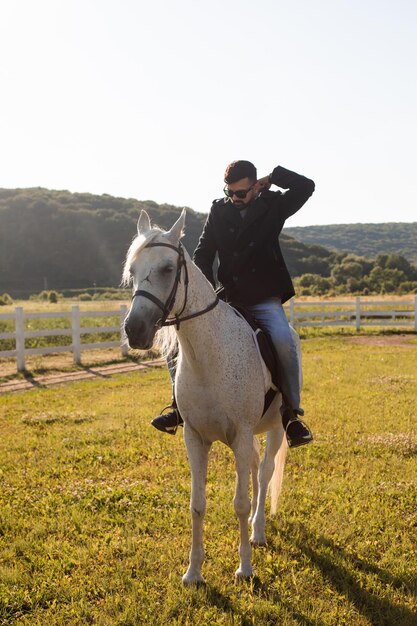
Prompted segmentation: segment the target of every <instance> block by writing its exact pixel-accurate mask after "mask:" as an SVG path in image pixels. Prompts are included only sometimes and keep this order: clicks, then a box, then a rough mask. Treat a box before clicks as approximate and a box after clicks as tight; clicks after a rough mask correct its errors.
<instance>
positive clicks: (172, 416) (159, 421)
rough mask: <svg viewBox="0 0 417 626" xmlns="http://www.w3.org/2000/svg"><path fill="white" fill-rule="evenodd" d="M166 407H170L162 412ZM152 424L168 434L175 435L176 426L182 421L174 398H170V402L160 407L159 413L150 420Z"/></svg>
mask: <svg viewBox="0 0 417 626" xmlns="http://www.w3.org/2000/svg"><path fill="white" fill-rule="evenodd" d="M167 409H171V411H169V412H168V413H164V411H166V410H167ZM151 424H152V426H154V427H155V428H157V429H158V430H160V431H162V432H163V433H167V434H168V435H175V433H176V432H177V428H178V426H183V424H184V422H183V419H182V417H181V415H180V412H179V411H178V408H177V403H176V402H175V398H173V399H172V403H171V404H169V405H168V406H166V407H165V408H163V409H162V411H161V415H158V417H155V418H154V419H153V420H152V422H151Z"/></svg>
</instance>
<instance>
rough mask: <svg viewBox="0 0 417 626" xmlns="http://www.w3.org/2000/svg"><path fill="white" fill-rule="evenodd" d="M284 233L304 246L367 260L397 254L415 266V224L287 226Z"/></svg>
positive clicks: (416, 236)
mask: <svg viewBox="0 0 417 626" xmlns="http://www.w3.org/2000/svg"><path fill="white" fill-rule="evenodd" d="M285 232H286V233H287V234H288V235H290V236H291V237H295V239H299V240H300V241H303V242H304V243H309V244H318V245H321V246H325V247H326V248H329V249H330V250H337V251H339V252H350V253H353V254H357V255H359V256H363V257H366V258H368V259H375V258H376V257H377V255H378V254H381V253H385V254H390V253H395V254H400V255H401V256H403V257H405V258H406V259H408V260H409V261H410V263H414V264H417V222H411V223H405V222H386V223H383V224H329V225H326V226H290V227H288V228H286V229H285Z"/></svg>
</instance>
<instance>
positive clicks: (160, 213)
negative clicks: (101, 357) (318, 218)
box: [0, 188, 417, 304]
mask: <svg viewBox="0 0 417 626" xmlns="http://www.w3.org/2000/svg"><path fill="white" fill-rule="evenodd" d="M141 209H145V210H146V211H148V213H149V215H150V217H151V219H152V221H153V222H154V223H156V224H158V225H159V226H161V227H162V228H165V229H168V228H170V227H171V226H172V224H173V223H174V221H175V220H176V219H177V218H178V216H179V214H180V211H181V209H180V208H179V207H175V206H172V205H168V204H163V205H158V204H156V202H152V201H150V200H148V201H139V200H135V199H132V198H128V199H127V198H115V197H113V196H110V195H102V196H97V195H93V194H89V193H70V192H68V191H50V190H48V189H42V188H33V189H0V225H1V227H0V296H1V294H4V293H9V294H10V295H11V296H12V297H27V296H29V295H31V294H36V293H39V292H40V291H42V290H56V291H65V292H66V291H67V290H71V289H77V290H83V289H86V290H89V292H90V293H91V292H93V293H94V291H95V289H97V288H107V289H108V288H110V287H118V286H119V284H120V279H121V273H122V266H123V261H124V257H125V254H126V251H127V248H128V246H129V244H130V242H131V241H132V239H133V237H134V235H135V233H136V223H137V219H138V216H139V213H140V211H141ZM205 220H206V214H202V213H196V212H195V211H193V210H191V209H188V212H187V220H186V235H185V237H184V245H185V247H186V248H187V250H188V251H189V252H190V253H191V254H192V252H193V251H194V249H195V247H196V245H197V242H198V239H199V237H200V234H201V231H202V229H203V225H204V222H205ZM370 226H373V227H375V226H378V227H380V228H379V230H378V229H377V230H372V229H371V228H369V229H368V228H367V227H366V226H363V225H358V224H355V225H352V226H350V225H349V227H347V226H346V227H344V228H343V227H339V226H329V227H326V226H323V227H308V228H287V229H285V231H284V232H283V233H282V235H281V237H280V241H281V247H282V251H283V254H284V257H285V259H286V262H287V265H288V269H289V271H290V273H291V275H292V276H293V277H294V279H295V284H296V288H297V293H298V294H299V295H323V294H330V293H346V292H350V293H369V292H372V293H388V292H401V293H406V292H417V269H416V268H415V267H413V266H412V265H410V263H409V262H408V260H407V259H405V258H403V257H402V256H400V255H399V254H398V253H397V252H396V251H398V250H399V249H400V248H401V247H404V246H406V247H407V249H408V250H412V249H413V250H414V248H415V244H414V241H415V235H414V239H413V238H412V237H410V236H409V233H407V232H406V229H403V231H401V232H402V236H401V237H400V236H398V237H397V238H396V237H395V233H396V230H395V229H394V228H392V226H393V225H391V224H380V225H370ZM402 226H405V225H402ZM406 226H407V228H408V231H410V232H412V227H416V226H417V224H412V225H410V224H407V225H406ZM359 227H360V228H359ZM326 228H328V229H330V231H329V232H330V234H328V235H327V236H328V239H327V240H326V241H328V244H327V245H331V246H333V247H334V248H335V247H337V246H336V243H335V242H338V246H340V248H341V249H344V250H345V251H343V252H337V251H335V250H334V249H333V250H329V249H328V248H327V247H325V246H324V245H321V244H319V243H317V242H312V241H310V242H309V241H308V232H309V229H319V231H321V232H322V233H325V232H326ZM382 232H384V233H386V235H385V239H384V238H383V236H382V234H381V233H382ZM388 232H390V233H391V234H392V236H391V237H388ZM364 233H365V235H366V236H365V235H364ZM292 234H294V235H295V236H296V237H297V239H294V238H293V237H292V236H290V235H292ZM337 235H339V238H338V237H337ZM360 236H362V243H359V244H358V240H359V238H360ZM355 238H356V240H355ZM298 239H300V240H298ZM412 239H413V241H412ZM323 240H324V235H323ZM371 243H373V247H372V246H371ZM401 243H402V244H403V245H402V246H401V245H400V244H401ZM365 244H367V246H365ZM355 246H356V247H355ZM362 248H363V249H362ZM356 250H357V251H358V253H359V252H361V254H360V255H359V256H357V255H355V254H353V253H354V252H355V251H356ZM366 250H367V252H366ZM390 251H392V252H391V253H390ZM369 257H370V258H369ZM371 259H372V260H371ZM2 300H3V304H4V303H5V300H4V298H2ZM0 304H2V302H1V300H0Z"/></svg>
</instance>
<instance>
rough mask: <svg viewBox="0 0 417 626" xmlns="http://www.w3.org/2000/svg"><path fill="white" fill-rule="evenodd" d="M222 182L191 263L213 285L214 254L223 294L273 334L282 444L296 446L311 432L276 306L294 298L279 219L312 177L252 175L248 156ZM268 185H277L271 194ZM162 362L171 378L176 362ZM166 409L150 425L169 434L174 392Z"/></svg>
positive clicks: (305, 192)
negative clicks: (222, 192)
mask: <svg viewBox="0 0 417 626" xmlns="http://www.w3.org/2000/svg"><path fill="white" fill-rule="evenodd" d="M224 181H225V183H226V186H225V187H224V194H225V197H224V198H221V199H220V200H215V201H214V203H213V205H212V207H211V210H210V213H209V215H208V217H207V220H206V223H205V226H204V230H203V232H202V234H201V237H200V240H199V243H198V246H197V248H196V250H195V252H194V258H193V260H194V262H195V264H196V265H197V266H198V267H199V268H200V270H201V271H202V272H203V274H204V275H205V276H206V278H208V280H209V281H210V282H211V284H212V285H213V287H215V280H214V274H213V263H214V259H215V256H216V253H217V254H218V259H219V266H218V280H219V282H220V284H221V285H222V287H223V290H224V296H225V299H226V300H227V302H230V303H231V304H232V305H233V304H236V305H240V306H243V307H245V309H247V310H248V311H249V313H250V314H251V315H252V316H253V317H254V318H255V319H256V320H257V322H258V323H259V325H260V326H261V327H262V329H263V330H264V331H265V332H267V333H268V334H269V336H270V338H271V339H272V342H273V345H274V347H275V350H276V353H277V356H278V361H279V373H280V376H279V378H280V391H281V393H282V398H283V403H282V407H281V415H282V422H283V426H284V430H285V433H286V437H287V442H288V445H289V447H297V446H302V445H305V444H307V443H310V441H312V439H313V436H312V434H311V432H310V430H309V428H308V426H307V425H306V424H305V423H304V422H302V421H301V420H300V419H299V416H302V415H304V411H303V410H302V409H301V407H300V382H299V371H300V364H299V363H298V357H297V351H296V347H295V344H294V340H293V338H292V335H291V331H290V327H289V324H288V321H287V317H286V315H285V312H284V309H283V306H282V305H283V304H284V302H285V301H286V300H288V299H289V298H291V297H292V296H294V287H293V284H292V281H291V278H290V275H289V272H288V269H287V267H286V265H285V261H284V258H283V255H282V252H281V248H280V245H279V239H278V238H279V234H280V233H281V231H282V229H283V226H284V222H285V220H286V219H287V218H288V217H290V215H293V214H294V213H295V212H296V211H298V210H299V209H300V208H301V207H302V206H303V204H305V202H306V201H307V200H308V198H309V197H310V196H311V195H312V193H313V191H314V182H313V181H312V180H309V179H308V178H305V177H304V176H301V175H299V174H296V173H295V172H291V171H289V170H287V169H285V168H283V167H281V166H278V167H276V168H275V169H274V170H273V171H272V173H271V174H269V176H265V177H263V178H260V179H259V180H258V179H257V171H256V168H255V166H254V165H253V164H252V163H250V162H249V161H233V162H232V163H231V164H230V165H229V166H228V167H227V169H226V172H225V175H224ZM271 185H276V186H277V187H279V188H280V189H279V190H277V191H271V190H270V187H271ZM281 190H286V191H281ZM168 365H169V369H170V373H171V377H172V378H174V377H175V366H174V361H171V363H168ZM243 366H244V365H243ZM167 408H170V409H172V410H170V411H169V412H168V413H162V414H161V415H159V416H158V417H156V418H155V419H154V420H152V425H153V426H155V428H157V429H158V430H161V431H163V432H166V433H169V434H175V432H176V429H177V427H178V425H180V424H182V418H181V416H180V414H179V411H178V409H177V406H176V403H175V398H174V397H173V402H172V405H171V406H170V407H167Z"/></svg>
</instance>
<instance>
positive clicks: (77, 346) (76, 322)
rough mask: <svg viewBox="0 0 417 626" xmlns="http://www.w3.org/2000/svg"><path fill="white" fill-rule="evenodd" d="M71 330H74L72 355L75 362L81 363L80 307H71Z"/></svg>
mask: <svg viewBox="0 0 417 626" xmlns="http://www.w3.org/2000/svg"><path fill="white" fill-rule="evenodd" d="M71 314H72V317H71V330H72V355H73V359H74V363H76V364H77V365H79V364H80V363H81V333H80V328H81V323H80V307H78V306H73V307H71Z"/></svg>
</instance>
